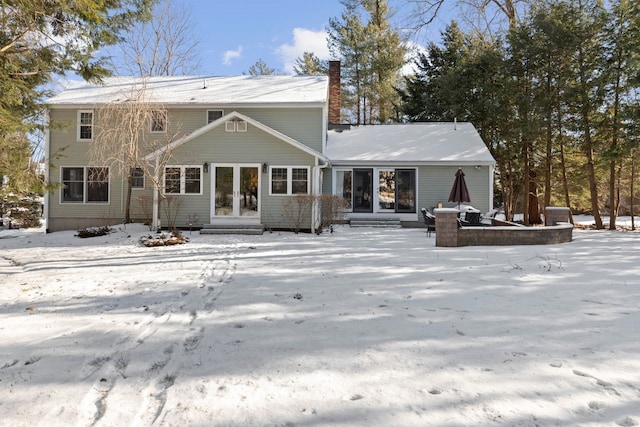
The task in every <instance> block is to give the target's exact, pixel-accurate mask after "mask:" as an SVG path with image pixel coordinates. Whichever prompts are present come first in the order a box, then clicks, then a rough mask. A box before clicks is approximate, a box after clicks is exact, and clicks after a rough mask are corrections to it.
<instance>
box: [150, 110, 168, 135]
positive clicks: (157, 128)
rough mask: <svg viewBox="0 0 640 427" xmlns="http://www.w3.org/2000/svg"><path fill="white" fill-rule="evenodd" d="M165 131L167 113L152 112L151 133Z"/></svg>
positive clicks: (161, 111) (160, 111) (162, 111)
mask: <svg viewBox="0 0 640 427" xmlns="http://www.w3.org/2000/svg"><path fill="white" fill-rule="evenodd" d="M166 131H167V112H166V111H164V110H154V111H152V112H151V132H152V133H163V132H166Z"/></svg>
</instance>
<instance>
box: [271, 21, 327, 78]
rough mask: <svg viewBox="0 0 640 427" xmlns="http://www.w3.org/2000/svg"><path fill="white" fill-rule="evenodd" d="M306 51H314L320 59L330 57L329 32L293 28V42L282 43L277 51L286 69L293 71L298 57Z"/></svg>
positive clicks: (288, 71)
mask: <svg viewBox="0 0 640 427" xmlns="http://www.w3.org/2000/svg"><path fill="white" fill-rule="evenodd" d="M305 52H313V53H314V54H315V55H316V56H317V57H318V58H320V59H329V47H328V46H327V32H326V31H325V30H321V31H314V30H309V29H307V28H294V29H293V44H286V43H285V44H282V45H280V47H278V49H276V53H277V54H278V56H279V57H280V59H281V60H282V62H283V64H284V71H286V72H287V73H293V66H294V65H295V63H296V59H297V58H299V57H301V56H302V54H303V53H305Z"/></svg>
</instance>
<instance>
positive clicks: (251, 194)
mask: <svg viewBox="0 0 640 427" xmlns="http://www.w3.org/2000/svg"><path fill="white" fill-rule="evenodd" d="M211 181H212V182H211V184H212V185H211V191H212V194H211V219H212V221H213V220H214V219H221V218H242V219H254V218H257V219H259V218H260V165H253V164H214V165H213V166H212V176H211Z"/></svg>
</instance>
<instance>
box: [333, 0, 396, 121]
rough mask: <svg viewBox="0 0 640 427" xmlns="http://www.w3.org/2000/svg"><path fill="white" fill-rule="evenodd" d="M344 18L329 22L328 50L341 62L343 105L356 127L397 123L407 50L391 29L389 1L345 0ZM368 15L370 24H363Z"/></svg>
mask: <svg viewBox="0 0 640 427" xmlns="http://www.w3.org/2000/svg"><path fill="white" fill-rule="evenodd" d="M341 3H342V4H343V5H344V6H345V11H344V12H343V14H342V16H341V18H342V19H341V20H340V19H336V18H332V19H330V20H329V50H330V51H331V53H332V55H333V56H334V57H336V58H339V59H340V60H341V62H342V69H343V72H342V75H343V82H344V84H345V89H344V91H343V97H342V99H343V105H344V107H345V108H346V109H348V110H350V111H351V112H352V116H353V121H354V122H355V124H372V123H380V122H387V121H390V120H396V119H397V117H398V112H397V110H398V104H399V98H398V94H397V92H396V90H395V88H396V87H397V86H398V83H399V80H400V77H399V72H400V70H401V68H402V66H403V65H404V56H405V53H406V48H405V46H404V44H403V42H402V40H401V38H400V35H399V34H398V32H397V31H396V30H394V29H393V28H392V27H391V26H390V24H389V18H390V12H389V8H388V6H387V2H386V0H341ZM363 14H366V16H367V18H368V21H367V22H366V23H365V22H363V20H362V15H363Z"/></svg>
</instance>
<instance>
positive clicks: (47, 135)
mask: <svg viewBox="0 0 640 427" xmlns="http://www.w3.org/2000/svg"><path fill="white" fill-rule="evenodd" d="M44 120H45V126H46V127H45V131H44V176H45V186H46V185H48V184H49V182H50V179H49V178H50V177H49V172H50V170H49V155H50V144H51V133H50V132H49V126H50V125H51V123H50V117H49V109H48V108H47V109H46V110H45V113H44ZM50 191H51V190H48V189H46V190H45V192H44V207H43V211H42V215H43V217H44V232H45V233H48V232H49V202H50V201H51V197H50V194H49V193H50Z"/></svg>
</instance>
